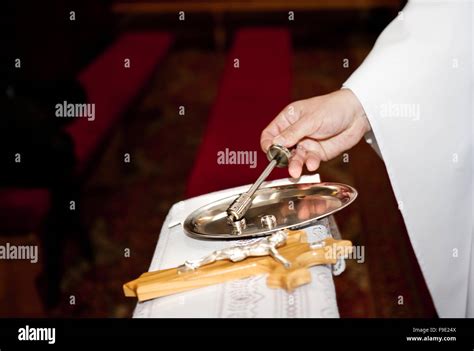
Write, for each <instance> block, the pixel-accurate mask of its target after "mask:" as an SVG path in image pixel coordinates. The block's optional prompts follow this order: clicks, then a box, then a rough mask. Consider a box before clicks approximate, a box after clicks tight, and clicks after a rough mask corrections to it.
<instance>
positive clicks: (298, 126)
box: [273, 118, 308, 147]
mask: <svg viewBox="0 0 474 351" xmlns="http://www.w3.org/2000/svg"><path fill="white" fill-rule="evenodd" d="M307 131H308V128H307V126H306V123H305V119H304V118H301V119H299V120H297V121H296V122H295V123H294V124H292V125H290V126H289V127H287V128H286V129H284V130H283V131H282V132H281V133H280V134H279V135H277V136H276V137H275V138H273V144H278V145H282V146H285V147H292V146H294V145H296V144H297V143H298V142H299V141H300V140H301V139H303V138H304V137H305V136H306V135H307Z"/></svg>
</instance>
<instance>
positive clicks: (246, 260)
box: [123, 231, 352, 301]
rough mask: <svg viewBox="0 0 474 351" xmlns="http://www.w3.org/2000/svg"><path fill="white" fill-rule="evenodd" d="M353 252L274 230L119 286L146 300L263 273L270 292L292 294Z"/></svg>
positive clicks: (337, 243) (345, 244)
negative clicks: (315, 272)
mask: <svg viewBox="0 0 474 351" xmlns="http://www.w3.org/2000/svg"><path fill="white" fill-rule="evenodd" d="M351 252H352V243H351V242H350V241H348V240H335V239H333V238H326V239H324V240H322V241H320V242H318V243H313V244H311V243H308V241H307V237H306V233H305V232H304V231H279V232H277V233H274V234H273V235H272V236H270V237H266V238H262V239H260V240H259V241H257V242H253V243H250V244H248V245H242V246H233V247H230V248H227V249H223V250H219V251H215V252H213V253H211V254H210V255H209V256H206V257H203V258H202V259H199V260H192V261H186V263H185V264H183V265H182V266H180V267H177V268H171V269H164V270H160V271H155V272H147V273H143V274H142V275H141V276H140V277H139V278H137V279H135V280H132V281H130V282H128V283H126V284H124V286H123V290H124V293H125V296H130V297H137V298H138V300H139V301H146V300H150V299H153V298H156V297H161V296H167V295H171V294H176V293H179V292H183V291H187V290H192V289H197V288H201V287H205V286H209V285H213V284H218V283H223V282H226V281H229V280H235V279H241V278H245V277H249V276H252V275H258V274H268V277H267V285H268V287H270V288H282V289H285V290H287V291H292V290H294V289H295V288H297V287H299V286H301V285H304V284H308V283H309V282H311V273H310V272H309V270H308V268H309V267H311V266H315V265H320V264H335V263H336V262H337V260H338V259H339V258H340V257H345V256H347V255H348V254H350V253H351Z"/></svg>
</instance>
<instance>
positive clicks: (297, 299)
mask: <svg viewBox="0 0 474 351" xmlns="http://www.w3.org/2000/svg"><path fill="white" fill-rule="evenodd" d="M319 181H320V179H319V175H312V176H303V177H301V178H300V179H299V181H298V183H309V182H319ZM294 182H295V181H293V180H290V179H280V180H275V181H270V182H266V183H264V185H263V186H274V185H283V184H289V183H294ZM246 189H248V186H241V187H237V188H232V189H227V190H222V191H218V192H214V193H210V194H206V195H201V196H198V197H195V198H191V199H188V200H185V201H181V202H178V203H176V204H175V205H173V206H172V208H171V210H170V211H169V213H168V215H167V218H166V220H165V222H164V224H163V227H162V229H161V233H160V236H159V240H158V244H157V246H156V249H155V253H154V255H153V259H152V262H151V265H150V268H149V271H154V270H159V269H166V268H172V267H175V266H178V265H180V264H182V263H183V262H184V261H185V260H187V259H194V258H199V257H201V256H204V255H207V254H209V253H211V252H212V251H214V250H217V249H221V248H224V247H228V246H230V245H232V242H229V241H203V240H196V239H192V238H190V237H188V236H187V235H186V234H185V233H184V230H183V228H182V225H181V224H182V223H183V222H184V220H185V218H186V217H187V216H188V214H189V213H191V212H192V211H194V210H195V209H197V208H199V207H201V206H202V205H205V204H207V203H210V202H212V201H215V200H218V199H221V198H224V197H228V196H232V195H234V194H238V193H241V192H243V191H245V190H246ZM305 231H306V233H307V235H308V239H310V240H311V241H316V240H321V239H323V238H324V237H326V236H328V235H331V233H332V234H333V236H335V237H338V236H339V233H338V232H337V227H336V225H335V223H334V220H333V219H332V217H329V218H324V219H322V220H321V221H319V222H318V223H317V224H316V225H314V226H312V227H308V228H306V229H305ZM335 232H336V233H335ZM239 241H240V242H242V241H241V240H239ZM239 241H238V242H239ZM234 244H235V242H234ZM310 271H311V274H312V278H313V279H312V282H311V283H310V284H307V285H305V286H302V287H300V288H298V289H296V290H295V291H293V292H291V293H287V292H286V291H284V290H281V289H270V288H268V287H267V286H266V276H264V275H261V276H253V277H250V278H245V279H240V280H235V281H230V282H226V283H222V284H217V285H213V286H209V287H205V288H200V289H196V290H192V291H187V292H183V293H179V294H176V295H171V296H165V297H161V298H157V299H154V300H149V301H145V302H141V303H138V304H137V306H136V308H135V311H134V314H133V317H134V318H290V317H295V318H302V317H333V318H334V317H339V311H338V308H337V302H336V294H335V289H334V282H333V278H332V268H331V266H326V265H324V266H316V267H312V268H310Z"/></svg>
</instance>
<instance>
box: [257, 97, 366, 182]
mask: <svg viewBox="0 0 474 351" xmlns="http://www.w3.org/2000/svg"><path fill="white" fill-rule="evenodd" d="M368 131H370V124H369V121H368V119H367V116H366V115H365V111H364V109H363V107H362V105H361V104H360V102H359V100H358V99H357V97H356V96H355V95H354V93H353V92H352V91H350V90H349V89H341V90H337V91H335V92H332V93H330V94H327V95H321V96H316V97H313V98H310V99H306V100H299V101H295V102H293V103H291V104H290V105H288V106H287V107H285V108H284V109H283V111H281V112H280V113H279V114H278V115H277V116H276V117H275V119H274V120H273V121H272V122H271V123H270V124H269V125H268V126H267V127H266V128H265V129H264V130H263V132H262V135H261V137H260V145H261V147H262V149H263V151H265V152H266V151H267V150H268V148H269V147H270V146H271V145H272V144H279V145H282V146H285V147H287V148H291V147H293V146H295V145H296V146H297V147H296V150H295V151H294V152H293V153H294V154H293V156H292V158H291V160H290V164H289V165H288V169H289V172H290V175H291V176H292V177H293V178H298V177H299V176H301V173H302V171H303V166H304V165H305V164H306V167H307V168H308V170H309V171H315V170H317V169H318V167H319V165H320V163H321V161H328V160H330V159H332V158H334V157H336V156H338V155H340V154H341V153H342V152H344V151H346V150H348V149H350V148H351V147H353V146H354V145H356V144H357V143H358V142H359V140H360V139H361V138H362V137H363V136H364V134H365V133H367V132H368Z"/></svg>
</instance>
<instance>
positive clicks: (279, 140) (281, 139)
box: [273, 135, 286, 146]
mask: <svg viewBox="0 0 474 351" xmlns="http://www.w3.org/2000/svg"><path fill="white" fill-rule="evenodd" d="M285 142H286V140H285V138H284V137H282V136H281V135H279V136H277V137H276V138H275V139H273V144H277V145H281V146H284V145H285Z"/></svg>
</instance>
